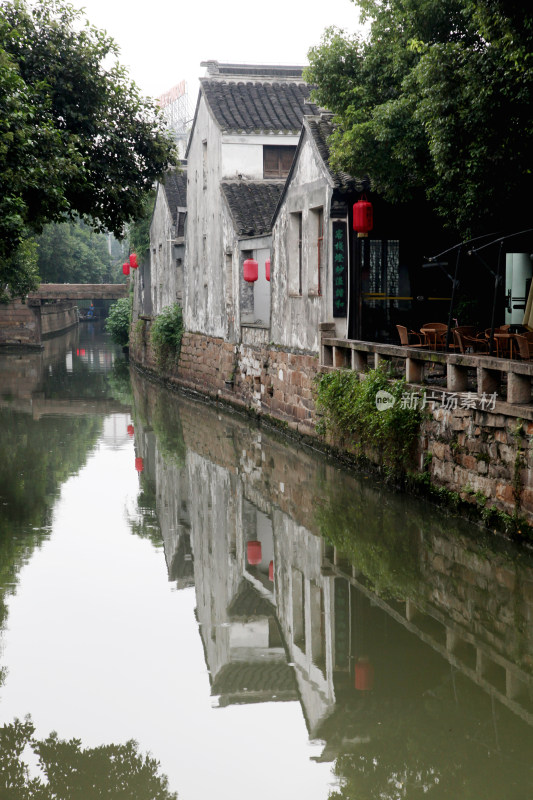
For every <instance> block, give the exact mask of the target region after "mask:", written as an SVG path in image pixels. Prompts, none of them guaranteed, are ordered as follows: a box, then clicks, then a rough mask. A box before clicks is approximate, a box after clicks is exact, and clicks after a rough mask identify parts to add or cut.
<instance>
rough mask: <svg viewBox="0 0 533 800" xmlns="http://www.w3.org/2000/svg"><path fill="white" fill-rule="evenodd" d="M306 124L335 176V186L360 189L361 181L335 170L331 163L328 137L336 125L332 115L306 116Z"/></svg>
mask: <svg viewBox="0 0 533 800" xmlns="http://www.w3.org/2000/svg"><path fill="white" fill-rule="evenodd" d="M305 124H306V127H307V128H308V130H309V133H310V135H311V137H312V138H313V141H314V142H315V144H316V147H317V149H318V152H319V153H320V155H321V157H322V160H323V161H324V164H325V165H326V167H327V169H328V172H329V174H330V175H331V177H332V178H333V181H334V184H335V188H336V189H342V190H346V191H351V190H353V189H360V186H359V182H358V181H356V180H355V178H352V176H351V175H348V173H347V172H334V171H333V170H332V169H331V167H330V165H329V156H330V150H329V144H328V139H329V137H330V136H331V134H332V133H333V131H334V130H335V126H334V125H333V123H332V121H331V117H330V116H329V115H325V114H323V115H322V116H320V117H319V116H315V117H306V118H305Z"/></svg>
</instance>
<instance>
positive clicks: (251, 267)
mask: <svg viewBox="0 0 533 800" xmlns="http://www.w3.org/2000/svg"><path fill="white" fill-rule="evenodd" d="M243 274H244V280H245V281H248V283H254V281H256V280H257V279H258V277H259V264H258V263H257V261H254V259H253V258H247V259H246V261H245V262H244V264H243Z"/></svg>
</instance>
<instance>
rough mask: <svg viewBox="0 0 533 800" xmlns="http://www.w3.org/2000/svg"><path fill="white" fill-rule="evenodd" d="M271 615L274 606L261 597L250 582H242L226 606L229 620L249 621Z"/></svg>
mask: <svg viewBox="0 0 533 800" xmlns="http://www.w3.org/2000/svg"><path fill="white" fill-rule="evenodd" d="M273 614H274V606H273V605H272V604H271V603H269V602H268V600H266V599H265V598H264V597H261V595H260V594H259V592H258V591H257V589H255V588H254V586H252V584H251V583H250V581H247V580H242V581H241V583H240V585H239V588H238V589H237V592H236V594H235V595H234V597H233V599H232V601H231V603H230V604H229V606H228V616H229V618H230V619H233V620H236V619H250V617H269V616H272V615H273Z"/></svg>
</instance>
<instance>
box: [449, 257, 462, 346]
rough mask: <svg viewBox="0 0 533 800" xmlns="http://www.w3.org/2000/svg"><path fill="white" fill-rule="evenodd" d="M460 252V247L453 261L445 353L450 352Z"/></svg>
mask: <svg viewBox="0 0 533 800" xmlns="http://www.w3.org/2000/svg"><path fill="white" fill-rule="evenodd" d="M461 250H462V245H461V246H460V247H459V249H458V250H457V258H456V260H455V275H454V276H453V281H452V296H451V299H450V310H449V312H448V329H447V331H446V348H445V350H446V352H447V353H449V352H450V333H451V330H450V329H451V326H452V314H453V306H454V303H455V291H456V289H457V287H458V285H459V281H458V280H457V275H458V274H459V261H460V260H461Z"/></svg>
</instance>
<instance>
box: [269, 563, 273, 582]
mask: <svg viewBox="0 0 533 800" xmlns="http://www.w3.org/2000/svg"><path fill="white" fill-rule="evenodd" d="M268 580H269V581H273V580H274V562H273V561H271V562H270V564H269V565H268Z"/></svg>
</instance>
